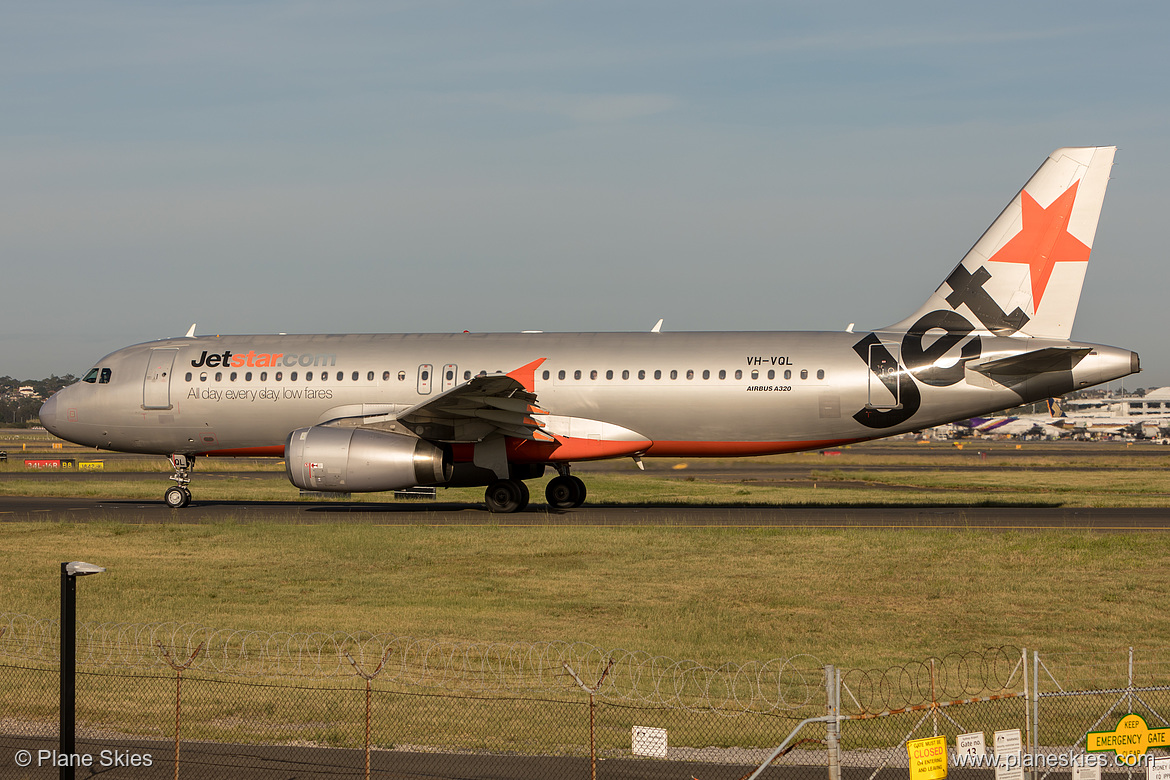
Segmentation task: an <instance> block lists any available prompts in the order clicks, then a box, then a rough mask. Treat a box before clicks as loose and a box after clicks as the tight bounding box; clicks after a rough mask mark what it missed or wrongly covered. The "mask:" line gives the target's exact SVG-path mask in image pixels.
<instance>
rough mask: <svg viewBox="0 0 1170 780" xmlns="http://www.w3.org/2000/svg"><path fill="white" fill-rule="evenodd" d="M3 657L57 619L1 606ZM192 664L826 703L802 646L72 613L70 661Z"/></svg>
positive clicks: (53, 635) (667, 696) (763, 708)
mask: <svg viewBox="0 0 1170 780" xmlns="http://www.w3.org/2000/svg"><path fill="white" fill-rule="evenodd" d="M0 629H2V630H3V631H4V635H3V637H2V638H0V656H4V657H10V658H19V659H24V660H36V661H42V662H45V663H56V662H57V660H58V657H59V646H58V639H59V631H58V624H57V621H55V620H41V619H38V618H35V617H31V616H29V615H17V614H6V613H0ZM168 655H169V656H172V657H184V658H185V657H190V656H194V658H193V660H192V661H191V663H190V670H191V671H197V672H201V673H204V674H218V675H231V676H237V677H266V678H271V677H301V678H324V679H329V678H339V677H352V676H354V675H355V674H356V672H355V671H354V670H355V668H363V669H366V668H368V669H374V668H376V667H380V668H379V671H378V673H377V681H378V683H379V684H380V685H382V686H411V687H421V688H428V689H438V690H445V691H458V692H464V693H472V692H474V693H521V692H526V693H531V692H557V691H568V690H573V689H575V688H576V684H575V683H574V681H573V679H572V678H571V677H570V676H569V675H568V674H567V673H566V672H565V665H566V664H568V665H569V666H570V667H571V668H573V669H575V670H576V671H577V673H578V674H579V675H581V676H582V677H583V678H585V679H598V678H599V677H600V676H601V674H602V672H603V671H604V670H605V669H606V668H607V667H610V671H609V675H608V677H607V679H606V682H605V685H604V686H603V687H602V688H601V689H600V690H599V691H598V692H597V694H596V695H597V697H598V698H599V699H602V700H608V701H615V702H627V703H635V704H639V705H644V706H665V707H671V708H678V709H689V710H702V711H709V712H720V713H723V714H735V713H756V714H759V713H770V712H783V713H795V712H798V711H800V710H804V709H815V710H817V713H818V714H819V712H820V711H821V710H822V709H823V707H824V703H823V699H824V667H823V665H822V664H821V663H820V661H819V660H817V659H816V658H814V657H813V656H809V655H798V656H793V657H791V658H777V659H772V660H769V661H763V662H759V661H750V662H747V663H742V664H735V663H727V664H722V665H720V666H711V665H708V664H703V663H700V662H698V661H693V660H676V659H671V658H666V657H663V656H654V655H650V654H648V653H643V652H636V651H629V650H623V649H610V650H606V649H603V648H600V647H597V646H595V645H592V644H588V643H585V642H561V641H554V642H511V643H502V642H467V641H458V640H442V639H426V638H418V637H409V636H395V635H392V634H375V633H370V632H356V633H347V632H333V633H328V632H314V633H290V632H266V631H255V630H225V629H215V628H211V627H208V626H203V625H200V624H197V623H78V625H77V659H78V664H79V665H83V666H88V667H91V668H92V667H114V668H119V669H136V668H141V669H153V668H157V667H160V666H168V660H167V656H168Z"/></svg>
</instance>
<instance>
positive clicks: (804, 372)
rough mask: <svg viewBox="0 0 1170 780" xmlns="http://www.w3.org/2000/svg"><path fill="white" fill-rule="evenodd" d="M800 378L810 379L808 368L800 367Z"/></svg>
mask: <svg viewBox="0 0 1170 780" xmlns="http://www.w3.org/2000/svg"><path fill="white" fill-rule="evenodd" d="M800 378H801V379H808V369H807V368H802V369H800Z"/></svg>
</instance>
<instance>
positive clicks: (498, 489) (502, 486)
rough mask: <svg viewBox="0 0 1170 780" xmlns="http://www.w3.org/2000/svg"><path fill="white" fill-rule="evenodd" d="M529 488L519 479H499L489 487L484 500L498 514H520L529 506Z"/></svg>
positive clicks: (489, 508)
mask: <svg viewBox="0 0 1170 780" xmlns="http://www.w3.org/2000/svg"><path fill="white" fill-rule="evenodd" d="M528 498H529V495H528V486H527V485H525V484H524V483H523V482H521V481H520V480H518V479H498V480H496V481H495V482H493V483H492V484H490V485H488V487H487V490H485V491H484V494H483V500H484V502H485V503H486V504H487V508H488V511H490V512H494V513H496V514H511V513H512V512H519V511H520V510H522V509H524V508H525V507H526V506H528Z"/></svg>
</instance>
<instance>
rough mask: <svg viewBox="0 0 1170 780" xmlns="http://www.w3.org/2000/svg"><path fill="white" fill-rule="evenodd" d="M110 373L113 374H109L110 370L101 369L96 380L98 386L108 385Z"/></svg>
mask: <svg viewBox="0 0 1170 780" xmlns="http://www.w3.org/2000/svg"><path fill="white" fill-rule="evenodd" d="M112 373H113V372H111V371H110V369H108V368H103V369H102V374H101V378H100V379H98V384H99V385H108V384H109V383H110V376H111V375H112Z"/></svg>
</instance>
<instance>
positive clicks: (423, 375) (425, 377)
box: [420, 371, 431, 382]
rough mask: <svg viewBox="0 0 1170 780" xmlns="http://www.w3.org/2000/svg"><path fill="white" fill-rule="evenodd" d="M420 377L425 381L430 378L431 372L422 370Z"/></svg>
mask: <svg viewBox="0 0 1170 780" xmlns="http://www.w3.org/2000/svg"><path fill="white" fill-rule="evenodd" d="M420 378H421V379H422V381H424V382H425V381H427V380H428V379H430V378H431V372H430V371H424V372H422V375H421V377H420Z"/></svg>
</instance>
